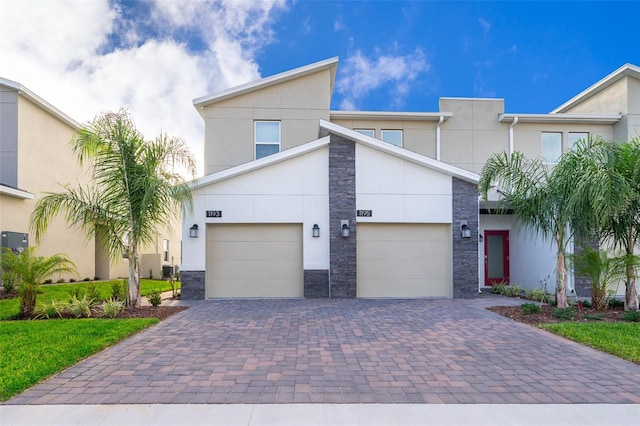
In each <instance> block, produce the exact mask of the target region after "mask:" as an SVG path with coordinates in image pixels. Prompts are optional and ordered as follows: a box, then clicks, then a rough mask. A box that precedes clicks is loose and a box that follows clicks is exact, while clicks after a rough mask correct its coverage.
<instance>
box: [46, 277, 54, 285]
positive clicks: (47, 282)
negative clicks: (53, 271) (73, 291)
mask: <svg viewBox="0 0 640 426" xmlns="http://www.w3.org/2000/svg"><path fill="white" fill-rule="evenodd" d="M52 282H53V280H52V279H51V278H47V279H46V280H44V284H51V283H52Z"/></svg>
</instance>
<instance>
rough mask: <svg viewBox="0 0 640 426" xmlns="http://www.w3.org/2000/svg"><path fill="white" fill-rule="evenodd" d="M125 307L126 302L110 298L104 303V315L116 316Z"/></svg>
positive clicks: (108, 316)
mask: <svg viewBox="0 0 640 426" xmlns="http://www.w3.org/2000/svg"><path fill="white" fill-rule="evenodd" d="M123 309H124V302H121V301H119V300H115V299H108V300H105V301H104V302H103V303H102V315H103V316H105V317H107V318H112V319H113V318H115V317H117V316H118V314H119V313H120V312H122V311H123Z"/></svg>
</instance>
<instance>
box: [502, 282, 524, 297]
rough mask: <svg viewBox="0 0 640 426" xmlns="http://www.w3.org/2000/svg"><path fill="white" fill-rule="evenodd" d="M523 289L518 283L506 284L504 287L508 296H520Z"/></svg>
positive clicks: (504, 292) (504, 291) (504, 293)
mask: <svg viewBox="0 0 640 426" xmlns="http://www.w3.org/2000/svg"><path fill="white" fill-rule="evenodd" d="M521 291H522V286H521V285H518V284H511V285H505V286H504V289H503V293H502V294H503V295H505V296H508V297H518V296H520V292H521Z"/></svg>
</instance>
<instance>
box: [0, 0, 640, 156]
mask: <svg viewBox="0 0 640 426" xmlns="http://www.w3.org/2000/svg"><path fill="white" fill-rule="evenodd" d="M639 22H640V2H638V1H635V2H631V1H626V2H577V1H574V2H543V1H539V2H481V1H477V2H457V1H456V2H454V1H450V2H428V1H413V2H400V1H347V2H334V1H296V2H289V1H284V0H274V1H271V2H267V1H239V0H218V1H215V2H211V1H201V0H198V1H196V0H191V1H189V0H187V1H180V2H178V1H171V0H149V1H114V0H92V1H79V0H76V1H74V0H24V1H17V0H0V51H2V52H3V53H2V55H0V77H3V78H8V79H11V80H14V81H17V82H19V83H21V84H23V85H25V86H26V87H28V88H29V89H31V90H32V91H34V92H36V93H37V94H38V95H40V96H41V97H43V98H44V99H45V100H47V101H49V102H50V103H52V104H53V105H55V106H56V107H58V108H60V109H61V110H62V111H64V112H65V113H67V114H68V115H70V116H71V117H73V118H75V119H76V120H78V121H79V122H85V121H87V120H90V119H91V118H93V117H94V116H95V114H97V113H99V112H100V111H102V110H114V109H118V108H120V107H126V108H128V109H129V110H130V111H131V113H132V114H133V116H134V118H135V120H136V123H137V124H138V126H139V127H140V129H141V130H142V131H143V132H144V133H145V135H146V136H147V137H148V138H151V137H154V136H155V135H157V133H158V132H159V131H165V132H167V133H169V134H170V135H172V136H182V137H184V138H185V139H186V140H187V141H188V143H189V144H190V146H191V147H192V149H193V150H194V152H195V153H196V155H197V156H201V155H202V140H203V131H204V126H203V121H202V119H201V118H200V116H199V115H198V113H197V112H196V111H195V109H194V108H193V106H192V100H193V99H194V98H197V97H200V96H204V95H207V94H210V93H213V92H216V91H219V90H223V89H226V88H228V87H231V86H235V85H238V84H242V83H245V82H247V81H250V80H253V79H257V78H260V77H266V76H269V75H273V74H276V73H279V72H283V71H287V70H289V69H292V68H296V67H300V66H303V65H306V64H309V63H312V62H316V61H320V60H323V59H327V58H331V57H334V56H338V57H340V63H339V66H338V76H337V82H336V89H335V92H334V96H333V100H332V108H333V109H358V110H404V111H428V112H433V111H437V110H438V98H439V97H498V98H504V99H505V108H506V112H510V113H545V112H549V111H551V110H552V109H554V108H555V107H557V106H559V105H560V104H562V103H563V102H565V101H566V100H568V99H570V98H571V97H573V96H574V95H576V94H578V93H579V92H581V91H582V90H584V89H586V88H587V87H588V86H590V85H591V84H593V83H595V82H596V81H598V80H599V79H601V78H603V77H605V76H606V75H607V74H609V73H611V72H613V71H614V70H615V69H617V68H618V67H620V66H622V65H623V64H625V63H633V64H636V65H640V31H639V30H638V29H637V26H638V23H639Z"/></svg>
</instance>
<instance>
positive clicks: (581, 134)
mask: <svg viewBox="0 0 640 426" xmlns="http://www.w3.org/2000/svg"><path fill="white" fill-rule="evenodd" d="M576 135H579V136H577V137H576ZM590 136H591V135H590V134H589V132H569V136H568V137H567V144H568V145H569V149H573V148H574V146H575V144H576V142H578V141H579V140H580V139H585V138H586V140H589V137H590Z"/></svg>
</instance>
